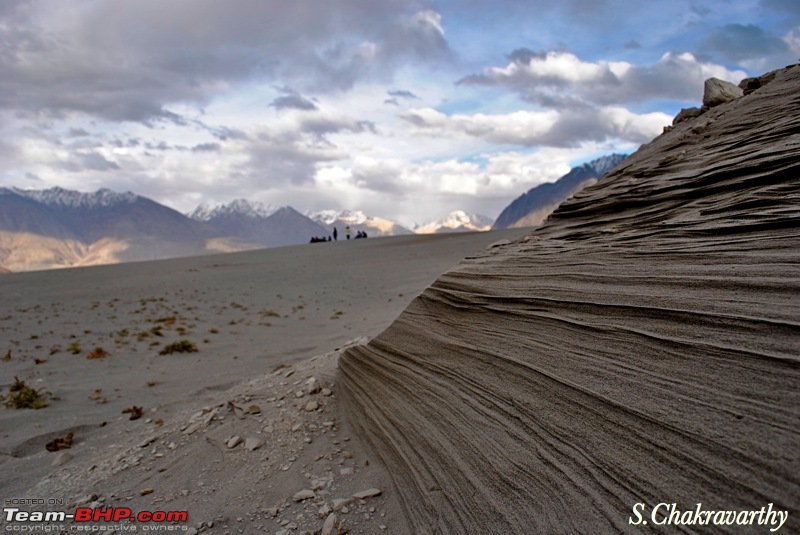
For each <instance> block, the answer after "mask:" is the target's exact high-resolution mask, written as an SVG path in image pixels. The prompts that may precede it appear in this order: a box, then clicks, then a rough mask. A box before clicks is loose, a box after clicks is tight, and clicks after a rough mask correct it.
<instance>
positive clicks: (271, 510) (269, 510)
mask: <svg viewBox="0 0 800 535" xmlns="http://www.w3.org/2000/svg"><path fill="white" fill-rule="evenodd" d="M267 514H268V515H269V516H271V517H272V518H275V517H276V516H278V508H277V507H267Z"/></svg>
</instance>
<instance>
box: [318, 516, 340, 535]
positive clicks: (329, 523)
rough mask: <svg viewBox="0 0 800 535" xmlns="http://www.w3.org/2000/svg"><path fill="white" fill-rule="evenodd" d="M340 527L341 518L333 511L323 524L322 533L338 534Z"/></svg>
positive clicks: (322, 534)
mask: <svg viewBox="0 0 800 535" xmlns="http://www.w3.org/2000/svg"><path fill="white" fill-rule="evenodd" d="M339 528H340V524H339V519H338V518H337V517H336V515H335V514H334V513H331V514H329V515H328V518H326V519H325V523H324V524H323V525H322V533H321V535H336V534H337V533H339Z"/></svg>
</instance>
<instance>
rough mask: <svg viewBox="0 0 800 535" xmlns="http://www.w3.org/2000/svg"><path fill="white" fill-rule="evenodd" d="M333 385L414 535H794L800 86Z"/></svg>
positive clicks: (396, 337)
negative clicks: (715, 522) (776, 513)
mask: <svg viewBox="0 0 800 535" xmlns="http://www.w3.org/2000/svg"><path fill="white" fill-rule="evenodd" d="M340 370H341V372H342V380H341V381H340V386H341V387H342V389H343V390H344V393H345V394H347V395H346V396H345V398H344V399H346V400H347V403H348V407H349V408H350V410H351V411H352V412H353V413H357V414H360V415H361V417H360V418H358V419H357V422H358V423H359V427H360V429H361V432H363V433H364V434H365V435H366V436H368V437H369V440H370V441H371V443H372V444H373V446H374V450H375V451H377V452H379V453H380V454H381V456H382V457H383V459H384V461H385V462H386V463H387V465H388V466H390V468H391V473H392V475H393V477H394V478H395V480H396V483H397V487H398V489H399V492H400V493H401V495H402V498H403V503H404V504H405V509H406V512H407V514H408V517H409V518H410V520H411V522H412V526H413V529H414V532H415V533H420V534H422V533H515V534H517V533H620V532H632V533H651V532H654V533H655V532H664V533H673V532H683V531H688V532H709V533H716V532H720V531H724V532H731V533H768V532H769V530H770V529H772V528H776V527H777V524H776V523H771V524H770V525H769V526H766V525H761V526H758V525H755V526H754V525H749V526H739V525H735V526H704V525H698V524H694V525H689V526H684V525H679V526H676V525H672V526H670V527H665V528H664V529H663V531H661V530H659V529H658V528H656V527H655V526H653V525H652V523H651V525H650V526H647V527H645V526H644V525H643V524H642V525H639V526H634V525H631V524H629V518H633V520H634V522H635V521H636V520H637V519H636V517H635V516H634V514H633V507H634V505H635V504H637V503H643V504H646V508H645V509H644V510H642V509H640V511H641V512H642V513H644V519H645V520H646V521H650V522H653V519H652V518H651V517H650V511H651V509H652V508H653V507H654V506H655V505H656V504H659V503H662V502H663V503H667V504H672V503H677V504H678V507H679V510H681V511H686V510H689V511H695V510H696V509H697V507H700V506H698V505H697V504H702V509H703V511H719V510H721V511H731V510H732V511H737V512H738V511H760V510H761V509H762V508H764V509H766V508H768V507H773V508H774V509H778V510H781V511H788V513H789V519H788V522H786V523H785V524H784V525H783V527H782V528H781V531H780V532H781V533H798V532H800V66H796V67H794V68H791V69H787V70H785V71H782V72H781V73H779V75H778V77H777V78H776V79H775V81H773V82H772V83H770V84H769V85H767V86H765V87H763V88H762V89H760V90H758V91H756V92H755V93H753V94H751V95H749V96H746V97H743V98H741V99H739V100H738V101H735V102H732V103H729V104H726V105H722V106H719V107H718V108H714V109H712V110H711V111H709V112H708V113H706V114H705V115H703V116H701V117H700V118H698V119H695V120H694V121H691V122H688V123H683V124H680V125H678V126H677V127H676V128H675V129H674V130H672V131H671V132H669V133H667V134H665V135H663V136H661V137H659V138H658V139H657V140H655V141H654V142H653V143H651V144H650V145H647V146H645V147H643V148H642V149H640V150H639V151H638V152H637V153H636V154H635V155H633V156H632V157H631V158H629V159H628V160H626V162H624V163H623V164H622V165H621V166H620V167H618V168H617V169H616V170H615V171H614V172H613V173H611V175H610V176H607V177H606V178H605V179H603V180H601V181H600V182H599V183H598V184H596V185H595V186H592V187H590V188H588V189H586V190H584V191H583V192H582V193H580V194H578V195H576V197H575V198H574V199H573V200H572V201H567V202H566V203H565V204H563V205H562V206H561V208H560V209H559V210H557V211H556V212H555V213H554V215H553V216H552V217H551V218H550V219H549V220H548V222H547V223H545V225H544V226H542V227H540V228H538V229H536V230H535V231H534V232H533V233H532V234H531V235H530V236H528V237H526V238H525V239H523V240H521V241H519V242H516V243H512V244H509V245H507V246H504V247H499V248H495V249H492V250H491V251H489V252H486V253H484V254H482V255H478V256H476V257H475V258H472V259H470V260H469V261H468V262H465V263H463V264H462V265H460V266H459V267H458V268H456V269H454V270H453V271H450V272H448V273H446V274H445V275H443V276H442V277H441V278H439V279H438V280H437V281H436V282H435V283H434V284H433V285H432V286H431V287H430V288H429V289H427V290H426V291H425V292H424V293H423V294H422V295H421V296H420V297H419V298H418V299H415V300H414V301H413V302H412V304H411V305H410V306H409V308H408V309H407V310H406V311H405V312H404V313H403V314H402V315H401V316H400V317H399V318H398V319H397V321H395V322H394V323H393V325H392V326H391V327H390V328H389V329H387V330H386V331H385V332H383V333H382V334H380V335H379V336H378V337H376V338H374V339H373V340H372V341H371V342H370V343H369V344H367V345H362V346H358V347H354V348H351V349H348V350H347V351H346V352H345V354H344V355H343V356H342V358H341V360H340ZM770 504H771V505H770ZM662 512H663V510H662ZM762 514H763V512H762ZM679 516H680V515H679ZM687 519H688V517H687ZM655 520H658V521H663V520H664V518H663V517H661V518H659V517H658V516H657V517H656V519H655ZM764 520H766V519H764ZM737 521H738V519H737Z"/></svg>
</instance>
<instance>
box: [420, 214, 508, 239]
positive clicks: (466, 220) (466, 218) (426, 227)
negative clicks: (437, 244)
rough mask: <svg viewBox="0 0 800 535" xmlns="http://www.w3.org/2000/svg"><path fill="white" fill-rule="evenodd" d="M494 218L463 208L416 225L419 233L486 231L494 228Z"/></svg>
mask: <svg viewBox="0 0 800 535" xmlns="http://www.w3.org/2000/svg"><path fill="white" fill-rule="evenodd" d="M492 222H493V220H492V218H490V217H486V216H484V215H480V214H468V213H466V212H464V211H463V210H455V211H453V212H450V213H449V214H448V215H447V216H446V217H444V218H442V219H438V220H436V221H429V222H428V223H425V224H423V225H417V226H416V227H414V232H416V233H417V234H435V233H442V232H471V231H484V230H489V229H491V228H492Z"/></svg>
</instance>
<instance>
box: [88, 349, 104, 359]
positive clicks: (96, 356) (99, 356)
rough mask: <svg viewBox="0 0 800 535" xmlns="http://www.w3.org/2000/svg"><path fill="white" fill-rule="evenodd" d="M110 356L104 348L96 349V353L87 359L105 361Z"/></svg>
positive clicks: (92, 353)
mask: <svg viewBox="0 0 800 535" xmlns="http://www.w3.org/2000/svg"><path fill="white" fill-rule="evenodd" d="M107 356H108V351H106V350H105V349H103V348H102V347H96V348H95V349H94V351H92V352H91V353H89V354H88V355H86V358H87V359H104V358H106V357H107Z"/></svg>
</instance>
